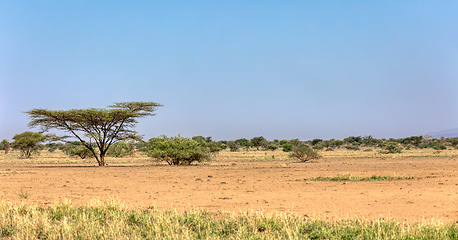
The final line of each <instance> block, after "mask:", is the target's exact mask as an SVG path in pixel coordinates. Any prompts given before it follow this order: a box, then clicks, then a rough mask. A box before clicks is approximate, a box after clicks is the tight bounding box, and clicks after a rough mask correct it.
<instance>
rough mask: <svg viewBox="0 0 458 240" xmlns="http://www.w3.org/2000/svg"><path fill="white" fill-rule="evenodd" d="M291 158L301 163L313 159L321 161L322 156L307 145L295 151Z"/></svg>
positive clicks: (298, 147)
mask: <svg viewBox="0 0 458 240" xmlns="http://www.w3.org/2000/svg"><path fill="white" fill-rule="evenodd" d="M289 156H290V157H291V158H297V159H299V160H300V161H301V162H307V161H309V160H312V159H319V158H321V156H320V155H319V154H318V153H317V152H315V151H314V150H313V149H311V148H310V147H309V146H307V145H299V146H297V147H295V148H294V149H293V151H292V152H291V154H290V155H289Z"/></svg>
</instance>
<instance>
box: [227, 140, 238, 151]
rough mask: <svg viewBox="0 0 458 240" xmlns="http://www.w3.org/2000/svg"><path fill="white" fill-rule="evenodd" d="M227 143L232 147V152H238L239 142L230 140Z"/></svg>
mask: <svg viewBox="0 0 458 240" xmlns="http://www.w3.org/2000/svg"><path fill="white" fill-rule="evenodd" d="M227 145H228V146H229V148H230V149H231V152H237V151H238V150H239V145H237V143H236V142H234V141H230V142H228V143H227Z"/></svg>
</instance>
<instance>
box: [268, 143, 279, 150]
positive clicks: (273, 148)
mask: <svg viewBox="0 0 458 240" xmlns="http://www.w3.org/2000/svg"><path fill="white" fill-rule="evenodd" d="M267 149H269V150H272V151H275V150H277V149H278V146H277V145H273V144H271V145H268V146H267Z"/></svg>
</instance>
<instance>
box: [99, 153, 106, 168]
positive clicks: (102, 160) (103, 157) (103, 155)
mask: <svg viewBox="0 0 458 240" xmlns="http://www.w3.org/2000/svg"><path fill="white" fill-rule="evenodd" d="M98 163H99V167H104V166H105V154H100V159H99V160H98Z"/></svg>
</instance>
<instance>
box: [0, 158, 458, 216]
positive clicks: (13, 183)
mask: <svg viewBox="0 0 458 240" xmlns="http://www.w3.org/2000/svg"><path fill="white" fill-rule="evenodd" d="M341 174H351V175H353V176H360V177H369V176H371V175H381V176H401V177H414V178H413V179H407V180H393V181H354V182H353V181H340V182H331V181H312V180H310V179H311V178H314V177H319V176H321V177H334V176H338V175H341ZM94 198H95V199H109V198H116V199H120V200H121V201H124V202H125V203H126V205H127V206H129V207H132V208H139V207H140V208H147V207H156V208H159V209H170V208H180V209H189V208H198V209H208V210H210V211H218V210H221V211H232V212H239V211H252V210H255V211H256V210H263V211H266V212H285V211H288V212H294V213H297V214H300V215H304V216H306V217H311V218H331V219H332V218H354V217H357V218H360V219H363V220H373V219H378V218H381V217H383V218H392V219H394V220H398V221H408V222H419V221H422V220H433V219H439V220H444V221H453V222H454V221H458V161H457V158H456V157H399V158H377V157H373V158H339V157H325V158H323V159H320V160H318V161H316V162H310V163H299V162H296V161H293V160H275V159H272V160H269V161H245V159H242V158H231V157H230V156H229V157H225V158H223V159H220V160H218V161H214V162H210V163H207V164H201V165H194V166H180V167H176V166H168V165H157V164H154V163H149V162H140V163H118V164H109V166H107V167H94V164H89V163H81V164H34V163H2V165H0V201H5V202H12V203H17V204H19V203H22V202H25V203H35V204H38V205H47V204H54V203H55V202H58V201H59V200H63V199H69V200H71V201H72V202H73V203H74V204H85V203H88V202H89V201H90V200H91V199H94Z"/></svg>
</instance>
